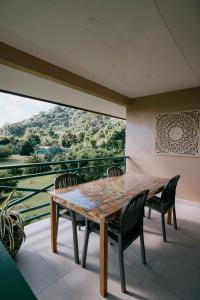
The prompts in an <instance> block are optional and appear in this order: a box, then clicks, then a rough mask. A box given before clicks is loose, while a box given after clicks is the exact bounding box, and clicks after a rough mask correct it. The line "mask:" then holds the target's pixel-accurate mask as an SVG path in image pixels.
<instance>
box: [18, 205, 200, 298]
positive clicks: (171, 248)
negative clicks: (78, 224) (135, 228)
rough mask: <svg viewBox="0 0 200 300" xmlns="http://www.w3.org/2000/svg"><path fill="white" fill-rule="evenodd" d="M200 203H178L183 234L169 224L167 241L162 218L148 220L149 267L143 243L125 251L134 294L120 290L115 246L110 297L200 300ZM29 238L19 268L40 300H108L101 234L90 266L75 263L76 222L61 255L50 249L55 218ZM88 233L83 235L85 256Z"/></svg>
mask: <svg viewBox="0 0 200 300" xmlns="http://www.w3.org/2000/svg"><path fill="white" fill-rule="evenodd" d="M199 214H200V205H199V204H196V205H194V204H192V205H189V204H188V203H187V202H184V201H179V200H177V217H178V230H177V231H175V230H174V229H173V227H172V226H167V236H168V243H163V241H162V233H161V224H160V216H159V215H158V214H157V213H155V212H154V213H152V217H151V220H149V219H147V218H145V219H144V224H145V226H144V234H145V236H144V237H145V246H146V255H147V265H146V266H143V265H142V263H141V257H140V247H139V240H136V241H135V242H134V243H133V244H132V246H131V247H129V248H128V249H127V251H126V252H125V269H126V281H127V290H128V294H127V295H125V294H122V293H121V290H120V278H119V268H118V253H117V251H116V250H117V249H116V248H115V246H111V245H109V247H108V250H109V259H108V271H109V274H108V278H109V279H108V290H109V294H108V296H107V299H113V300H114V299H115V300H119V299H138V300H148V299H154V300H156V299H167V300H169V299H170V300H178V299H187V300H188V299H199V298H200V291H199V264H200V258H199V250H200V234H199V226H200V220H199ZM26 234H27V240H26V242H25V243H24V244H23V246H22V248H21V250H20V252H19V253H18V255H17V257H16V264H17V266H18V268H19V270H20V271H21V272H22V274H23V275H24V278H25V279H26V281H27V282H28V284H29V285H30V287H31V288H32V290H33V292H34V293H35V294H36V296H37V298H38V299H39V300H49V299H58V300H64V299H70V300H78V299H79V300H80V299H84V300H85V299H87V300H89V299H103V298H101V297H100V296H99V293H98V291H99V236H97V235H95V234H92V235H91V240H90V243H89V248H88V258H87V268H86V269H82V268H81V267H80V265H76V264H75V263H74V254H73V242H72V230H71V223H70V222H69V221H66V220H61V223H60V227H59V234H58V253H57V254H53V253H52V252H51V250H50V219H49V218H47V219H45V220H41V221H38V222H35V223H34V224H30V225H27V226H26ZM83 237H84V230H82V231H78V238H79V246H80V247H79V248H80V257H81V251H82V244H83Z"/></svg>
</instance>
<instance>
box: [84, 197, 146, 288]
mask: <svg viewBox="0 0 200 300" xmlns="http://www.w3.org/2000/svg"><path fill="white" fill-rule="evenodd" d="M147 195H148V191H143V192H142V193H140V194H138V195H136V196H135V197H133V198H132V199H131V200H129V201H128V202H127V203H126V204H125V205H124V207H123V208H122V210H121V212H120V215H119V218H118V222H115V223H110V224H109V226H108V238H109V240H111V241H113V242H114V243H117V245H118V250H119V269H120V277H121V290H122V292H123V293H125V292H126V283H125V273H124V258H123V253H124V250H125V249H126V248H127V247H128V246H130V245H131V243H132V242H133V241H134V240H135V239H137V238H138V237H140V245H141V254H142V263H143V264H146V257H145V246H144V235H143V214H144V205H145V202H146V198H147ZM91 232H95V233H97V234H99V225H98V224H96V223H94V222H91V221H89V220H87V222H86V230H85V240H84V246H83V254H82V263H81V265H82V267H83V268H84V267H85V264H86V256H87V248H88V240H89V235H90V233H91Z"/></svg>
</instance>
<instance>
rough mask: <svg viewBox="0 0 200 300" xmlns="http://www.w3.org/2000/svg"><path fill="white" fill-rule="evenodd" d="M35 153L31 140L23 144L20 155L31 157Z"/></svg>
mask: <svg viewBox="0 0 200 300" xmlns="http://www.w3.org/2000/svg"><path fill="white" fill-rule="evenodd" d="M33 152H34V146H33V144H32V142H31V141H30V140H24V141H23V142H22V144H21V149H20V155H31V154H32V153H33Z"/></svg>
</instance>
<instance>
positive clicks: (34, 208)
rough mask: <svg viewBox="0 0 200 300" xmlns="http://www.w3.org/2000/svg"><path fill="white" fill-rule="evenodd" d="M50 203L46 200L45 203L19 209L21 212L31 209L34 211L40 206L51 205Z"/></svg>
mask: <svg viewBox="0 0 200 300" xmlns="http://www.w3.org/2000/svg"><path fill="white" fill-rule="evenodd" d="M49 205H50V203H49V202H46V203H43V204H40V205H36V206H32V207H29V208H24V209H21V210H19V212H20V213H21V214H25V213H27V212H30V211H33V210H37V209H40V208H43V207H46V206H49Z"/></svg>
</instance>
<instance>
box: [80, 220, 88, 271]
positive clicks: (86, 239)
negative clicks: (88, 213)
mask: <svg viewBox="0 0 200 300" xmlns="http://www.w3.org/2000/svg"><path fill="white" fill-rule="evenodd" d="M89 235H90V230H89V221H88V220H86V221H85V238H84V244H83V253H82V261H81V267H82V268H85V264H86V258H87V249H88V241H89Z"/></svg>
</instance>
